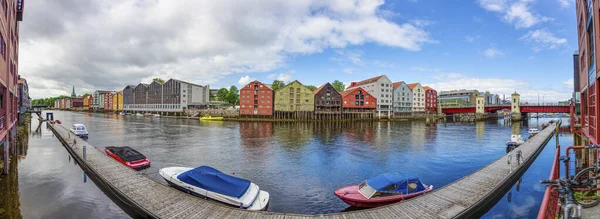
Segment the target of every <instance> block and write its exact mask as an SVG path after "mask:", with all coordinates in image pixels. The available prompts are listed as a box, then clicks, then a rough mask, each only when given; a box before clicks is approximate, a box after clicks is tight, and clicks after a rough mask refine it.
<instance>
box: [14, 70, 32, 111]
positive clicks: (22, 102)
mask: <svg viewBox="0 0 600 219" xmlns="http://www.w3.org/2000/svg"><path fill="white" fill-rule="evenodd" d="M18 78H19V80H18V82H17V84H18V87H19V88H18V89H19V91H18V96H17V101H18V106H19V109H18V112H19V113H24V112H25V111H27V109H29V108H30V107H31V98H30V97H29V85H27V80H25V78H21V75H19V76H18Z"/></svg>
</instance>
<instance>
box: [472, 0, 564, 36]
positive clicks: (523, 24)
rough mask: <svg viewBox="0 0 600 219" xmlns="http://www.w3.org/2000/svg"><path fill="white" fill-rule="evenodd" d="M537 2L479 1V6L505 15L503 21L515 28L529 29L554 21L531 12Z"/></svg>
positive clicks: (528, 0) (525, 0)
mask: <svg viewBox="0 0 600 219" xmlns="http://www.w3.org/2000/svg"><path fill="white" fill-rule="evenodd" d="M534 1H535V0H512V1H507V0H477V2H478V3H479V6H480V7H482V8H484V9H486V10H488V11H493V12H498V13H501V14H503V20H504V21H506V22H508V23H511V24H514V25H515V28H517V29H520V28H529V27H532V26H534V25H536V24H538V23H541V22H547V21H551V20H553V19H552V18H549V17H545V16H542V15H539V14H537V13H534V12H532V11H531V6H530V4H531V3H533V2H534Z"/></svg>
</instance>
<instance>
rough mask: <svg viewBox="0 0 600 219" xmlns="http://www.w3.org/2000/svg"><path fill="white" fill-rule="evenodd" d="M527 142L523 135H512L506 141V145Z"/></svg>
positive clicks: (517, 144)
mask: <svg viewBox="0 0 600 219" xmlns="http://www.w3.org/2000/svg"><path fill="white" fill-rule="evenodd" d="M523 143H525V141H523V137H522V136H521V135H511V136H510V141H507V142H506V146H519V145H522V144H523Z"/></svg>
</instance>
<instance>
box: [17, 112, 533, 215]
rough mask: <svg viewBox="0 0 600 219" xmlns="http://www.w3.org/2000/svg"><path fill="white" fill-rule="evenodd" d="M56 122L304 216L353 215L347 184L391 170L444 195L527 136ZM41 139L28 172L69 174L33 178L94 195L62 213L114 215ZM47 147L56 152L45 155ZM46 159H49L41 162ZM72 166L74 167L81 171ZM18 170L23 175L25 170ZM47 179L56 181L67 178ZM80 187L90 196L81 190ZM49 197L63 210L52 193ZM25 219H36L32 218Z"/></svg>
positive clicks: (491, 131)
mask: <svg viewBox="0 0 600 219" xmlns="http://www.w3.org/2000/svg"><path fill="white" fill-rule="evenodd" d="M55 117H56V118H57V119H60V120H61V121H63V123H64V125H66V126H68V125H70V124H72V123H83V124H85V125H86V126H87V127H88V129H89V131H90V139H89V140H88V142H90V144H92V145H95V146H96V147H98V148H99V149H102V148H103V147H104V146H105V145H129V146H132V147H134V148H136V149H137V150H138V151H140V152H141V153H143V154H144V155H146V156H147V157H149V158H150V159H151V160H152V164H153V165H152V167H151V168H150V169H147V172H148V173H153V172H157V171H158V169H159V168H161V167H165V166H172V165H174V164H175V163H176V164H177V165H183V166H199V165H210V166H213V167H215V168H218V169H220V170H222V171H224V172H226V173H235V174H236V175H238V176H240V177H244V178H248V179H250V180H251V181H253V182H255V183H256V184H258V185H260V187H261V188H262V189H264V190H266V191H269V192H270V193H271V201H272V202H271V206H270V208H269V210H270V211H276V212H285V213H307V214H310V213H333V212H340V211H345V210H352V209H351V208H348V205H346V204H345V203H343V202H342V201H340V200H339V199H338V198H337V197H335V196H334V195H333V192H334V191H335V190H336V189H338V188H340V187H342V186H346V185H352V184H357V183H360V182H361V181H362V180H365V179H367V178H371V177H373V176H376V175H379V174H381V173H385V172H394V171H408V172H413V173H415V174H417V175H419V176H420V178H421V179H422V180H423V181H424V182H425V183H427V184H432V185H434V186H435V187H436V188H440V187H443V186H444V185H447V184H448V183H451V182H453V181H455V180H457V179H460V178H461V177H463V176H465V175H467V174H470V173H472V172H473V171H476V170H477V169H479V168H481V167H483V166H485V165H487V164H489V163H490V162H492V161H494V160H496V159H498V158H500V157H501V156H503V155H505V148H506V146H505V143H506V141H507V138H508V137H510V135H511V133H512V132H514V131H515V130H518V132H519V134H521V133H523V134H524V133H526V132H527V128H526V127H522V126H521V123H515V124H507V125H506V126H505V125H502V123H503V121H502V120H498V121H484V122H475V123H448V124H434V125H427V124H426V123H425V122H424V121H408V122H379V123H377V122H353V123H347V122H336V123H326V122H320V123H277V122H276V123H265V122H242V123H237V122H200V121H198V120H180V119H169V118H160V119H158V118H146V117H134V116H119V115H112V114H111V115H104V114H89V113H68V112H55ZM540 121H541V120H540ZM508 126H512V127H508ZM34 127H37V126H35V125H34ZM37 130H38V128H36V131H34V133H36V132H37ZM39 133H40V134H38V135H39V136H40V137H36V138H32V139H31V140H30V146H29V152H28V155H27V159H24V160H23V163H26V162H30V161H31V162H30V163H29V164H28V167H27V171H26V172H28V173H35V172H38V171H37V170H36V169H35V167H36V166H35V165H34V164H33V160H41V161H42V162H43V163H44V166H50V167H55V168H57V169H60V168H62V169H66V170H68V171H71V172H72V173H69V174H66V176H60V175H61V174H60V173H57V172H54V171H55V170H53V168H48V169H49V170H48V169H46V168H42V169H43V171H44V172H45V173H44V174H41V175H40V176H45V177H48V179H40V178H36V177H31V176H28V177H29V178H31V179H37V180H41V181H43V182H45V183H49V182H47V181H51V182H53V181H57V182H58V183H57V185H58V186H57V187H56V188H54V187H53V188H50V190H53V191H55V192H60V193H69V194H72V193H77V194H79V195H83V194H85V195H86V196H87V198H74V200H77V201H78V202H81V203H82V204H81V206H77V205H71V206H69V205H67V204H62V205H61V206H59V207H56V208H61V209H62V208H69V207H75V206H77V207H81V208H83V209H86V210H87V211H89V212H90V213H88V214H87V215H89V214H94V215H95V212H100V211H105V210H106V209H103V208H102V207H98V206H94V207H89V206H87V204H88V203H90V202H91V201H94V203H96V202H97V203H103V204H101V205H100V206H110V207H108V208H113V207H116V206H115V205H114V204H112V202H110V200H108V202H109V203H111V204H106V201H107V200H106V197H105V196H104V198H102V197H97V196H95V195H97V192H99V191H97V188H95V189H96V192H94V189H89V188H88V187H95V186H94V184H93V183H82V176H83V172H82V171H81V170H79V169H78V167H74V166H73V165H71V163H70V162H68V161H70V160H72V159H70V157H69V156H68V154H67V153H66V151H65V150H64V149H63V148H60V147H56V148H53V146H52V144H54V145H58V146H60V145H59V143H58V141H56V139H52V136H51V133H50V132H47V130H45V129H44V128H43V127H42V129H41V131H39ZM43 143H46V144H50V146H47V145H46V146H44V147H42V146H41V145H42V144H43ZM34 145H35V146H34ZM45 149H50V150H48V151H49V152H47V153H48V154H46V152H44V153H41V151H42V150H45ZM55 149H60V150H55ZM34 151H36V152H37V153H34ZM44 154H45V155H52V156H45V157H40V156H41V155H44ZM34 156H37V157H34ZM48 157H54V158H58V159H57V160H58V161H60V162H59V163H57V164H52V163H51V162H50V161H54V159H50V158H48ZM48 163H51V164H48ZM65 164H68V167H66V166H65ZM73 164H74V162H73ZM22 167H24V165H23V166H22ZM73 168H77V169H76V170H77V171H75V170H73ZM19 169H20V170H23V171H22V172H25V171H24V170H25V169H21V168H19ZM48 174H57V175H59V176H60V177H62V178H59V177H56V176H52V175H51V176H47V175H48ZM150 176H151V177H152V174H150ZM155 179H156V180H162V179H160V178H155ZM523 181H524V182H526V180H523ZM32 183H33V182H32V180H27V183H24V185H28V184H32ZM49 184H52V183H49ZM525 184H526V183H525ZM525 184H523V185H525ZM523 185H521V192H515V191H513V192H512V194H511V202H512V203H521V201H520V200H521V197H522V195H518V194H517V193H520V194H528V193H531V191H530V190H527V189H524V188H523ZM73 187H74V188H73ZM83 188H87V189H89V190H91V191H92V192H88V191H85V192H83V191H82V190H83ZM27 189H32V190H35V187H33V186H31V185H28V186H27ZM46 189H48V187H46ZM23 191H25V190H23ZM65 191H71V192H65ZM73 191H77V192H73ZM26 193H27V192H26ZM28 194H29V195H28ZM28 194H22V195H21V198H22V199H23V200H25V199H26V200H27V201H23V202H22V204H23V205H25V204H26V205H27V206H36V205H35V203H34V201H32V200H31V194H30V193H28ZM100 194H101V195H103V194H102V193H100ZM43 195H44V196H49V197H51V198H53V199H58V200H59V201H61V202H62V203H64V202H63V201H64V200H60V197H55V196H53V194H52V193H50V194H43ZM24 196H27V197H26V198H24ZM69 197H71V198H73V196H69ZM44 200H47V199H44ZM500 204H501V203H499V205H500ZM502 204H506V202H504V201H503V202H502ZM56 208H53V209H48V208H44V209H40V210H36V211H34V212H37V213H39V212H47V211H50V212H55V211H58V210H57V209H56ZM99 208H100V209H99ZM122 214H123V213H122V211H117V213H115V215H111V216H113V217H120V216H123V215H122ZM76 215H77V214H76ZM81 215H86V214H79V216H81ZM100 215H102V214H100ZM24 216H25V215H24ZM27 216H31V217H35V216H36V215H33V214H32V213H28V215H27ZM27 216H26V217H27ZM54 216H56V217H60V216H64V215H54ZM95 216H97V215H95ZM73 217H74V216H73ZM102 217H108V216H102Z"/></svg>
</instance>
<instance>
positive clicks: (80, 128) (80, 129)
mask: <svg viewBox="0 0 600 219" xmlns="http://www.w3.org/2000/svg"><path fill="white" fill-rule="evenodd" d="M77 131H85V128H84V127H83V126H78V127H77Z"/></svg>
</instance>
